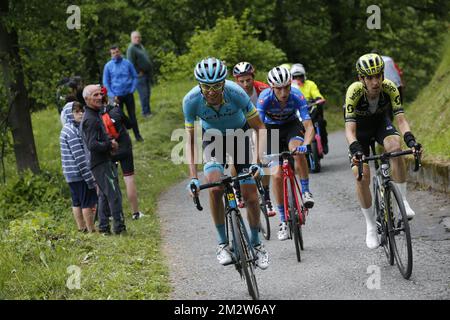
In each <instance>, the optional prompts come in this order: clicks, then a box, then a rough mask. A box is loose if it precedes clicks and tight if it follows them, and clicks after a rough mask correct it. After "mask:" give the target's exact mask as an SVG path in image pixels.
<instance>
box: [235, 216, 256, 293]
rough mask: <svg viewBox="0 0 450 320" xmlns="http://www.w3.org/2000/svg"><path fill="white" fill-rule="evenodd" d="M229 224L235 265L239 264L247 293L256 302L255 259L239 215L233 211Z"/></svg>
mask: <svg viewBox="0 0 450 320" xmlns="http://www.w3.org/2000/svg"><path fill="white" fill-rule="evenodd" d="M231 223H232V224H233V241H234V249H235V250H236V254H237V255H236V257H237V261H236V263H237V264H239V266H240V269H241V270H242V271H243V274H244V277H245V281H246V282H247V289H248V293H249V294H250V296H251V297H252V298H253V300H258V299H259V290H258V284H257V282H256V277H255V264H254V260H255V257H254V256H253V251H252V249H251V248H250V244H249V240H248V239H249V238H248V234H247V231H246V229H245V225H244V221H243V220H242V217H241V215H240V214H239V213H238V212H237V211H235V210H233V212H232V213H231Z"/></svg>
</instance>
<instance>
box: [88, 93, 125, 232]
mask: <svg viewBox="0 0 450 320" xmlns="http://www.w3.org/2000/svg"><path fill="white" fill-rule="evenodd" d="M83 97H84V99H85V101H86V111H85V113H84V117H83V120H82V124H81V129H82V137H83V141H84V143H85V146H86V147H87V149H88V150H89V153H90V157H89V158H90V161H89V167H90V169H91V172H92V175H93V176H94V178H95V180H96V182H97V186H98V189H99V199H98V208H97V212H98V218H99V226H98V229H99V232H101V233H110V227H109V218H108V212H111V215H112V217H113V229H114V233H115V234H120V233H122V232H123V231H125V230H126V227H125V220H124V216H123V210H122V194H121V192H120V186H119V183H118V179H117V168H116V167H115V165H113V163H112V161H111V155H112V153H114V152H116V151H117V150H118V148H119V144H118V143H117V141H116V140H115V139H110V138H109V136H108V134H107V133H106V130H105V127H104V125H103V121H102V119H101V116H100V111H101V109H102V107H103V102H102V93H101V91H100V86H99V85H88V86H86V87H85V88H84V90H83Z"/></svg>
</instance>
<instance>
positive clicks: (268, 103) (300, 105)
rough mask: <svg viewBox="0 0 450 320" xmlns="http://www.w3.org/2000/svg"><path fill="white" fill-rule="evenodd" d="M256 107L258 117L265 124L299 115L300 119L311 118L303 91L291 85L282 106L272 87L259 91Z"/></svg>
mask: <svg viewBox="0 0 450 320" xmlns="http://www.w3.org/2000/svg"><path fill="white" fill-rule="evenodd" d="M256 107H257V110H258V112H259V117H260V118H261V120H262V121H263V122H264V123H267V124H284V123H286V122H290V121H293V120H295V119H298V118H299V116H300V120H301V121H305V120H310V119H311V117H310V116H309V111H308V104H307V102H306V99H305V97H304V96H303V93H301V91H300V90H298V89H297V88H293V87H291V93H290V94H289V98H288V102H287V104H286V106H285V107H284V108H281V106H280V103H279V102H278V99H277V97H276V96H275V92H274V91H273V89H272V88H268V89H266V90H264V91H263V92H261V94H260V95H259V98H258V103H257V105H256Z"/></svg>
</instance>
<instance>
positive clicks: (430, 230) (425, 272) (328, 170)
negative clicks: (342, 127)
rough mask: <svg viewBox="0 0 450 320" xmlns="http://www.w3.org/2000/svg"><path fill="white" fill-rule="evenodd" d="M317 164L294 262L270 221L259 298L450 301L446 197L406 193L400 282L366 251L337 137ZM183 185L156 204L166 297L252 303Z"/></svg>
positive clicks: (379, 253) (379, 257)
mask: <svg viewBox="0 0 450 320" xmlns="http://www.w3.org/2000/svg"><path fill="white" fill-rule="evenodd" d="M322 166H323V170H322V172H321V173H319V174H312V175H310V181H311V182H310V184H311V191H312V193H313V195H314V198H315V201H316V204H315V207H314V208H313V209H312V210H310V214H309V216H308V218H307V221H306V225H305V226H304V228H303V238H304V243H305V250H304V251H302V261H301V262H300V263H298V262H297V259H296V255H295V247H294V243H293V241H291V240H286V241H278V239H276V232H277V230H278V223H279V221H278V217H272V218H270V219H271V231H272V238H271V240H269V241H264V243H265V245H266V248H267V250H268V251H269V254H270V266H269V268H268V269H267V270H260V269H257V270H256V277H257V281H258V286H259V291H260V299H263V300H264V299H283V300H284V299H286V300H291V299H295V300H297V299H298V300H303V299H363V300H365V299H402V300H403V299H405V300H410V299H450V232H446V230H445V228H444V226H443V225H442V224H441V223H440V222H441V221H442V219H443V218H444V217H448V216H450V199H449V197H448V196H446V195H444V194H442V193H434V192H430V191H427V190H412V189H411V188H408V189H409V191H408V192H409V194H408V199H409V202H410V204H411V206H412V208H413V209H414V210H415V211H416V217H415V218H414V220H413V221H412V223H411V228H412V237H413V241H412V242H413V259H414V260H413V261H414V263H413V273H412V276H411V278H410V280H405V279H403V277H402V276H401V274H400V272H399V270H398V268H397V266H396V265H394V266H390V265H389V264H388V262H387V260H386V258H385V255H384V252H383V249H381V248H378V249H375V250H369V249H368V248H367V247H366V244H365V228H366V227H365V220H364V217H363V216H362V213H361V210H360V208H359V205H358V202H357V198H356V193H355V182H354V178H353V176H352V173H351V171H350V169H349V165H348V158H347V144H346V141H345V138H344V135H343V132H337V133H334V134H331V135H330V153H329V154H328V155H327V156H326V157H325V159H324V160H323V162H322ZM187 183H188V181H184V182H182V183H180V184H178V185H176V186H174V187H172V188H171V189H169V190H168V191H167V192H166V193H165V194H164V195H162V197H161V198H160V201H159V210H158V211H159V216H160V220H161V227H162V235H163V243H164V245H163V249H164V253H165V255H166V257H167V260H168V263H169V272H170V282H171V285H172V286H173V293H172V295H171V299H187V300H196V299H226V300H230V299H231V300H234V299H239V300H241V299H242V300H247V299H250V296H249V295H248V293H247V287H246V284H245V281H244V280H241V278H240V277H239V274H238V273H237V272H236V270H235V268H234V266H232V265H230V266H226V267H224V266H222V265H220V264H219V263H218V262H217V260H216V257H215V248H216V244H217V243H216V231H215V228H214V225H213V223H212V218H211V216H210V213H209V205H208V200H207V192H202V193H201V198H200V199H201V202H202V205H203V207H204V210H203V211H202V212H199V211H197V210H196V209H195V207H194V204H193V202H192V200H191V198H190V197H189V195H188V193H187V190H186V185H187ZM244 211H245V210H244Z"/></svg>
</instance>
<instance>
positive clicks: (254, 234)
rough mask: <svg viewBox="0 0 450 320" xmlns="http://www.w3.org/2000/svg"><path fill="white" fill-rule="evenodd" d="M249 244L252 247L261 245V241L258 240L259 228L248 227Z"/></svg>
mask: <svg viewBox="0 0 450 320" xmlns="http://www.w3.org/2000/svg"><path fill="white" fill-rule="evenodd" d="M250 242H251V244H252V246H253V247H255V246H257V245H259V244H261V240H260V239H259V227H256V228H253V227H250Z"/></svg>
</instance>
